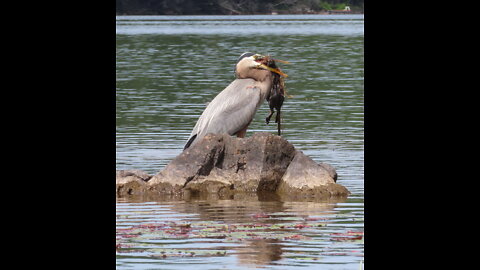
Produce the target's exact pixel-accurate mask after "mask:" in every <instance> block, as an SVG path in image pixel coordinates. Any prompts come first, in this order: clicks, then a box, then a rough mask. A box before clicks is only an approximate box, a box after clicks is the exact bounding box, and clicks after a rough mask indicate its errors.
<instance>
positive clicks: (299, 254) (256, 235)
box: [117, 194, 363, 268]
mask: <svg viewBox="0 0 480 270" xmlns="http://www.w3.org/2000/svg"><path fill="white" fill-rule="evenodd" d="M345 201H346V200H345V199H335V200H329V201H323V202H320V201H300V202H299V201H296V202H295V201H281V200H279V198H278V197H276V196H275V195H274V194H263V195H260V196H256V195H252V194H248V195H247V194H243V195H239V196H233V197H231V198H230V199H219V198H218V197H208V198H206V197H203V198H200V197H190V198H179V197H172V196H163V197H157V201H148V202H145V198H141V197H128V198H118V200H117V228H121V229H123V230H125V229H128V228H139V227H142V225H145V226H147V225H146V224H157V226H158V224H166V223H169V222H170V223H169V224H172V223H171V222H174V224H181V225H179V226H183V227H184V228H187V226H186V225H185V224H188V228H189V229H188V233H189V234H188V235H185V237H178V235H176V237H173V236H172V235H170V236H169V237H166V236H165V235H163V239H165V241H160V242H158V241H152V240H144V239H145V238H146V239H157V238H156V237H152V235H155V233H152V232H151V231H140V233H139V234H138V231H136V233H137V234H136V235H134V237H131V238H130V236H129V238H125V239H122V238H120V239H117V241H119V242H120V243H121V244H120V245H123V246H128V245H133V246H130V248H132V247H133V248H138V249H139V250H140V251H137V252H136V253H132V252H131V251H130V252H128V253H125V252H124V251H122V250H117V252H118V253H117V262H122V261H123V260H125V262H124V264H121V265H124V266H127V265H128V263H127V262H128V261H129V260H131V258H132V257H133V258H145V257H147V258H162V259H167V258H168V257H167V256H171V255H170V254H173V253H175V254H177V253H181V254H192V252H193V254H196V255H194V256H191V257H192V258H193V257H196V256H209V257H217V256H221V257H223V256H234V257H235V258H236V263H237V265H238V266H266V265H271V264H280V265H296V264H298V263H299V262H297V261H298V258H303V259H306V260H307V261H308V262H309V263H316V262H317V261H318V259H319V258H320V257H321V252H318V248H321V247H322V246H325V247H327V246H329V245H331V243H332V241H331V239H329V236H330V235H331V232H335V231H340V232H342V230H341V229H340V230H339V228H336V227H335V226H334V225H335V224H334V223H335V222H334V221H333V220H332V219H333V218H335V217H336V215H337V214H338V211H335V210H334V209H335V208H336V207H337V206H338V204H339V203H343V202H345ZM330 226H332V227H331V228H330ZM147 227H148V226H147ZM172 227H173V225H170V226H169V227H167V229H168V230H171V229H172ZM167 229H165V231H166V230H167ZM160 232H162V231H160ZM205 232H206V233H205ZM162 233H164V232H162ZM117 234H118V233H117ZM159 239H161V238H159ZM292 244H294V245H295V248H294V249H292ZM312 245H313V246H315V249H316V250H317V251H314V252H312ZM362 245H363V244H362ZM139 247H141V249H140V248H139ZM159 250H161V251H159ZM179 250H180V251H179ZM208 251H211V252H210V253H209V252H208ZM162 252H163V254H162ZM165 254H167V255H165ZM163 255H165V256H163ZM185 263H188V261H185ZM121 265H120V266H121ZM120 268H121V267H120Z"/></svg>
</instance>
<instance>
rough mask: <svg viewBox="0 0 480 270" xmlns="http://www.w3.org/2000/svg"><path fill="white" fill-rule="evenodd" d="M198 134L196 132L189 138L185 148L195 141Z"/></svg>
mask: <svg viewBox="0 0 480 270" xmlns="http://www.w3.org/2000/svg"><path fill="white" fill-rule="evenodd" d="M197 135H198V134H195V135H193V136H192V137H190V139H189V140H188V142H187V144H185V147H183V150H185V149H187V148H188V147H190V145H191V144H192V143H193V141H194V140H195V138H197Z"/></svg>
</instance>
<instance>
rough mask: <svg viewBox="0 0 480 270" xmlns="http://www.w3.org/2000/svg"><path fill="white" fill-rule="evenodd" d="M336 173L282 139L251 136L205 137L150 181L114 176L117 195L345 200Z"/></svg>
mask: <svg viewBox="0 0 480 270" xmlns="http://www.w3.org/2000/svg"><path fill="white" fill-rule="evenodd" d="M336 179H337V173H336V171H335V169H334V168H333V167H332V166H330V165H329V164H326V163H320V164H318V163H316V162H315V161H313V160H312V159H310V158H309V157H307V156H305V155H304V154H303V152H301V151H297V150H295V147H294V146H293V145H292V144H291V143H289V142H288V141H287V140H285V139H284V138H282V137H280V136H277V135H273V134H270V133H255V134H254V135H253V136H251V137H248V138H236V137H232V136H229V135H227V134H208V135H207V136H205V137H204V138H202V140H201V141H200V142H199V143H197V144H195V145H193V146H191V147H190V148H187V149H186V150H185V151H183V152H182V153H181V154H179V155H178V156H177V157H176V158H174V159H173V160H172V161H171V162H170V163H169V164H168V165H167V166H166V167H165V168H164V169H163V170H162V171H160V172H159V173H157V174H156V175H154V176H151V177H150V176H149V175H148V174H146V173H144V172H141V171H137V170H130V171H119V172H117V194H118V195H120V196H121V195H125V194H140V193H148V194H184V193H190V194H197V193H200V194H203V193H206V194H221V195H228V194H233V193H238V192H261V191H270V192H271V191H273V192H277V193H279V194H297V193H299V194H304V195H308V196H310V195H312V196H317V195H318V196H344V195H347V194H348V193H349V192H348V190H347V189H346V188H345V187H343V186H341V185H339V184H336V183H335V181H336Z"/></svg>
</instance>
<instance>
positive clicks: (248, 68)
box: [235, 52, 288, 79]
mask: <svg viewBox="0 0 480 270" xmlns="http://www.w3.org/2000/svg"><path fill="white" fill-rule="evenodd" d="M269 60H272V59H271V58H269V57H268V56H264V55H261V54H256V53H251V52H246V53H243V54H242V55H240V57H239V58H238V60H237V64H236V65H235V76H236V77H237V78H239V79H244V78H249V77H252V75H254V74H255V73H257V72H258V71H260V70H268V71H271V72H275V73H277V74H280V75H281V76H284V77H287V76H288V75H287V74H285V73H283V72H282V71H280V69H278V68H273V67H269V66H268V65H267V62H268V61H269Z"/></svg>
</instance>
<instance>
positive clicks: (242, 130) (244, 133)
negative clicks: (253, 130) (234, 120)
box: [235, 125, 248, 138]
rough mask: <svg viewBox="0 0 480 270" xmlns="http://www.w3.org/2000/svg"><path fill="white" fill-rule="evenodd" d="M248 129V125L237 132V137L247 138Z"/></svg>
mask: <svg viewBox="0 0 480 270" xmlns="http://www.w3.org/2000/svg"><path fill="white" fill-rule="evenodd" d="M247 128H248V125H246V126H245V127H244V128H242V129H241V130H239V131H237V133H235V135H237V137H238V138H245V135H247Z"/></svg>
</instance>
